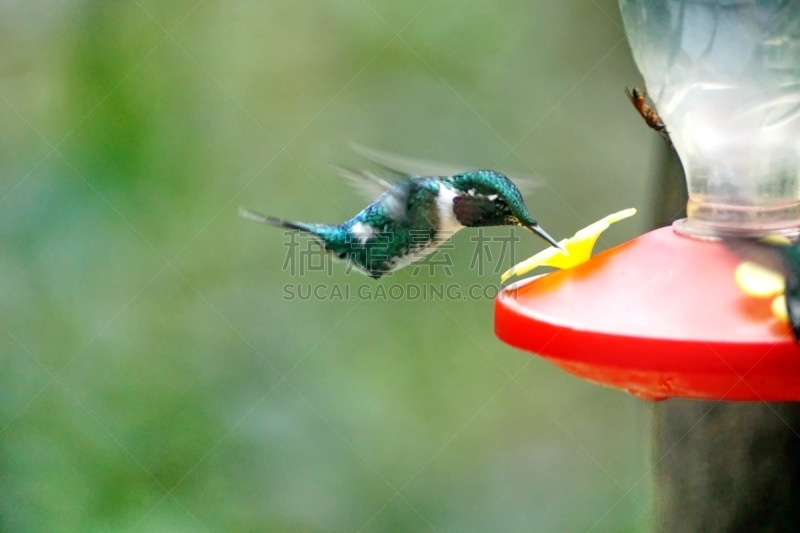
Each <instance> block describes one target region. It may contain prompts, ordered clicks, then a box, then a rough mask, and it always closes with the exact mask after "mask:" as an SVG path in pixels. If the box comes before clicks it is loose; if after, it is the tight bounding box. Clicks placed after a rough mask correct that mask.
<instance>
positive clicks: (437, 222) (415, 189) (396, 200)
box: [240, 169, 561, 280]
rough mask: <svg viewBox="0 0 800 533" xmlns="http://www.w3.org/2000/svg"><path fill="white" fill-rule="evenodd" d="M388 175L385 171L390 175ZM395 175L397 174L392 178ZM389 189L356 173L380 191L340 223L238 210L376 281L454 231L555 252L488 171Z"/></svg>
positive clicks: (513, 191) (508, 186) (412, 179)
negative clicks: (512, 233)
mask: <svg viewBox="0 0 800 533" xmlns="http://www.w3.org/2000/svg"><path fill="white" fill-rule="evenodd" d="M390 170H391V169H390ZM398 173H399V172H398ZM399 174H401V175H402V176H404V178H403V179H402V180H401V181H398V182H396V183H391V182H389V181H387V180H386V179H384V178H382V177H381V176H378V175H375V174H373V173H369V172H363V173H361V174H360V176H358V175H356V174H353V173H350V175H349V176H348V177H350V178H351V180H353V179H357V178H361V179H362V183H363V184H364V186H365V188H366V189H372V190H374V189H375V186H377V187H378V188H379V190H380V189H383V192H382V193H381V194H380V195H379V196H378V197H377V198H376V199H375V200H374V201H373V202H372V203H370V204H369V205H368V206H367V207H365V208H364V209H362V210H361V211H360V212H359V213H357V214H356V215H355V216H354V217H353V218H351V219H350V220H347V221H345V222H343V223H341V224H311V223H306V222H293V221H290V220H284V219H281V218H276V217H272V216H268V215H263V214H261V213H257V212H254V211H250V210H248V209H244V208H241V209H240V214H241V215H242V216H243V217H245V218H248V219H250V220H254V221H256V222H260V223H262V224H267V225H270V226H277V227H280V228H285V229H289V230H296V231H299V232H302V233H305V234H308V235H310V236H311V237H312V238H313V239H314V240H316V241H317V242H318V243H319V244H320V245H321V246H322V248H323V249H324V250H325V251H326V252H327V253H329V254H331V255H333V256H334V257H335V258H337V259H340V260H344V261H347V262H349V263H351V264H352V265H353V266H354V267H355V268H356V269H357V270H359V271H360V272H362V273H364V274H366V275H368V276H370V277H371V278H373V279H376V280H377V279H379V278H380V277H381V276H383V275H384V274H387V273H389V272H394V271H396V270H399V269H400V268H403V267H405V266H407V265H409V264H411V263H413V262H415V261H418V260H420V259H422V258H424V257H426V256H428V255H430V254H431V253H432V252H433V251H434V250H436V248H437V247H438V246H439V245H440V244H441V243H442V242H444V241H446V240H447V239H448V238H450V237H451V236H452V235H453V234H454V233H456V232H457V231H459V230H461V229H463V228H471V227H487V226H521V227H523V228H526V229H528V230H530V231H532V232H533V233H535V234H536V235H538V236H539V237H541V238H542V239H544V240H545V241H547V242H548V243H550V244H551V245H552V246H555V247H557V248H561V247H560V246H559V245H558V243H557V242H556V240H555V239H553V238H552V237H551V236H550V235H549V234H548V233H547V232H546V231H545V230H544V229H542V227H541V226H540V225H539V223H538V222H537V221H536V220H535V219H534V218H533V216H531V214H530V212H529V211H528V209H527V208H526V207H525V203H524V202H523V199H522V194H521V193H520V191H519V189H518V188H517V186H516V185H514V183H513V182H512V181H511V180H510V179H509V178H508V177H507V176H505V175H504V174H501V173H500V172H497V171H494V170H471V171H468V172H462V173H460V174H456V175H451V176H413V175H410V174H405V173H399Z"/></svg>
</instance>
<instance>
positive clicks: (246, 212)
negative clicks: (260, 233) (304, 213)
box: [239, 207, 314, 233]
mask: <svg viewBox="0 0 800 533" xmlns="http://www.w3.org/2000/svg"><path fill="white" fill-rule="evenodd" d="M239 215H240V216H241V217H243V218H246V219H248V220H252V221H254V222H258V223H259V224H266V225H267V226H276V227H278V228H286V229H293V230H297V231H305V232H307V233H314V232H313V230H312V228H311V226H309V225H308V224H303V223H302V222H292V221H291V220H284V219H282V218H278V217H272V216H269V215H264V214H262V213H258V212H256V211H251V210H250V209H246V208H244V207H240V208H239Z"/></svg>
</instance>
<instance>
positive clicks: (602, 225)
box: [501, 208, 636, 282]
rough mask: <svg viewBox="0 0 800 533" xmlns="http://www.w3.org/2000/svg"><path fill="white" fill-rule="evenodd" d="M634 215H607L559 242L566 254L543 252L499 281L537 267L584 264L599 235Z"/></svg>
mask: <svg viewBox="0 0 800 533" xmlns="http://www.w3.org/2000/svg"><path fill="white" fill-rule="evenodd" d="M635 214H636V209H634V208H631V209H625V210H623V211H619V212H618V213H614V214H613V215H608V216H607V217H605V218H603V219H601V220H598V221H597V222H595V223H594V224H590V225H589V226H586V227H585V228H583V229H582V230H579V231H578V232H577V233H576V234H575V235H574V236H573V237H572V238H570V239H564V240H561V241H559V243H558V244H559V246H561V247H562V248H564V250H566V253H564V252H563V251H561V250H559V249H558V248H554V247H551V248H548V249H546V250H543V251H541V252H539V253H538V254H536V255H534V256H533V257H531V258H530V259H526V260H525V261H522V262H521V263H519V264H517V265H515V266H514V267H513V268H511V269H509V270H507V271H506V272H505V273H503V275H502V276H501V280H502V281H503V282H505V281H506V280H507V279H508V278H510V277H511V276H522V275H524V274H527V273H528V272H530V271H531V270H533V269H534V268H536V267H539V266H550V267H555V268H561V269H566V268H572V267H576V266H578V265H580V264H582V263H585V262H586V261H588V260H589V257H591V255H592V249H593V248H594V245H595V243H596V242H597V238H598V237H600V234H601V233H603V232H604V231H605V230H607V229H608V228H609V226H611V224H613V223H614V222H619V221H620V220H622V219H625V218H628V217H632V216H633V215H635Z"/></svg>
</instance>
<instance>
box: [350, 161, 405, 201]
mask: <svg viewBox="0 0 800 533" xmlns="http://www.w3.org/2000/svg"><path fill="white" fill-rule="evenodd" d="M336 170H338V171H339V174H341V176H342V177H343V178H344V179H346V180H347V182H348V183H349V184H350V186H351V187H353V189H355V190H356V192H358V193H359V194H360V195H361V196H362V197H363V198H364V199H365V200H367V201H369V202H372V201H373V200H375V199H376V198H377V197H378V196H380V195H381V194H383V193H385V192H386V191H388V190H390V189H391V188H392V187H393V186H394V183H392V182H390V181H389V180H387V179H386V178H384V177H382V176H379V175H377V174H375V173H374V172H370V171H369V170H352V169H348V168H337V169H336Z"/></svg>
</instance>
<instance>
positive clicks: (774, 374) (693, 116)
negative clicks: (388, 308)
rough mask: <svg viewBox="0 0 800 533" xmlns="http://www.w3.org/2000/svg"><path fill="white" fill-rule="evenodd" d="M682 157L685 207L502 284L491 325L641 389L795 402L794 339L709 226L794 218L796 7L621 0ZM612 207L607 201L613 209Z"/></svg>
mask: <svg viewBox="0 0 800 533" xmlns="http://www.w3.org/2000/svg"><path fill="white" fill-rule="evenodd" d="M620 7H621V12H622V18H623V21H624V24H625V30H626V32H627V35H628V39H629V41H630V44H631V48H632V50H633V56H634V58H635V60H636V63H637V65H638V67H639V69H640V70H641V72H642V74H643V76H644V79H645V82H646V86H647V91H648V94H649V96H650V98H651V99H652V101H653V102H654V104H655V107H656V109H657V110H658V113H659V114H660V116H661V118H662V120H663V122H664V123H665V124H666V126H667V130H668V132H669V136H670V138H671V141H672V143H673V145H674V148H675V150H676V151H677V153H678V155H679V156H680V159H681V162H682V164H683V167H684V170H685V173H686V179H687V185H688V191H689V202H688V205H687V218H686V219H683V220H680V221H678V222H676V223H675V224H674V225H673V226H672V227H666V228H661V229H657V230H655V231H652V232H650V233H647V234H645V235H642V236H640V237H638V238H636V239H634V240H632V241H630V242H627V243H625V244H622V245H620V246H617V247H615V248H612V249H610V250H607V251H605V252H603V253H600V254H598V255H596V256H594V257H592V258H591V259H590V260H589V261H588V262H586V263H584V264H582V265H580V266H577V267H575V268H571V269H565V270H559V271H555V272H553V273H550V274H546V275H543V276H539V277H536V278H533V279H527V280H523V281H521V282H518V283H515V284H513V285H511V286H509V287H507V288H506V289H505V290H504V291H502V292H501V293H500V294H499V295H498V297H497V299H496V301H495V331H496V333H497V335H498V336H499V337H500V338H501V339H502V340H503V341H505V342H507V343H509V344H511V345H512V346H516V347H518V348H522V349H524V350H528V351H531V352H534V353H536V354H538V355H540V356H541V357H544V358H545V359H547V360H548V361H550V362H552V363H554V364H556V365H558V366H559V367H561V368H563V369H564V370H566V371H568V372H571V373H573V374H575V375H577V376H579V377H581V378H584V379H586V380H589V381H592V382H595V383H599V384H603V385H608V386H611V387H616V388H618V389H622V390H624V391H627V392H629V393H631V394H634V395H636V396H639V397H642V398H647V399H651V400H661V399H667V398H672V397H682V398H697V399H710V400H755V401H782V400H792V401H796V400H800V348H798V344H797V340H796V339H795V338H794V336H793V335H792V332H791V329H790V328H789V326H788V325H787V324H785V323H782V322H780V321H779V320H776V319H775V318H774V317H773V316H772V313H771V311H770V307H769V303H768V302H765V301H763V300H759V299H758V298H754V297H752V296H750V295H747V294H745V293H743V292H742V290H740V288H739V287H738V286H737V284H736V282H735V279H734V271H735V269H736V268H737V265H738V264H739V263H740V262H741V259H740V258H739V257H737V255H736V254H735V253H734V252H733V251H731V250H730V249H729V248H728V247H727V246H726V245H725V244H724V242H723V241H721V240H719V238H718V237H719V236H726V235H733V236H761V235H767V234H783V235H788V236H790V237H795V236H797V234H798V228H800V4H798V3H796V2H762V1H753V0H717V1H708V0H692V1H690V0H620ZM614 207H617V206H614Z"/></svg>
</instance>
